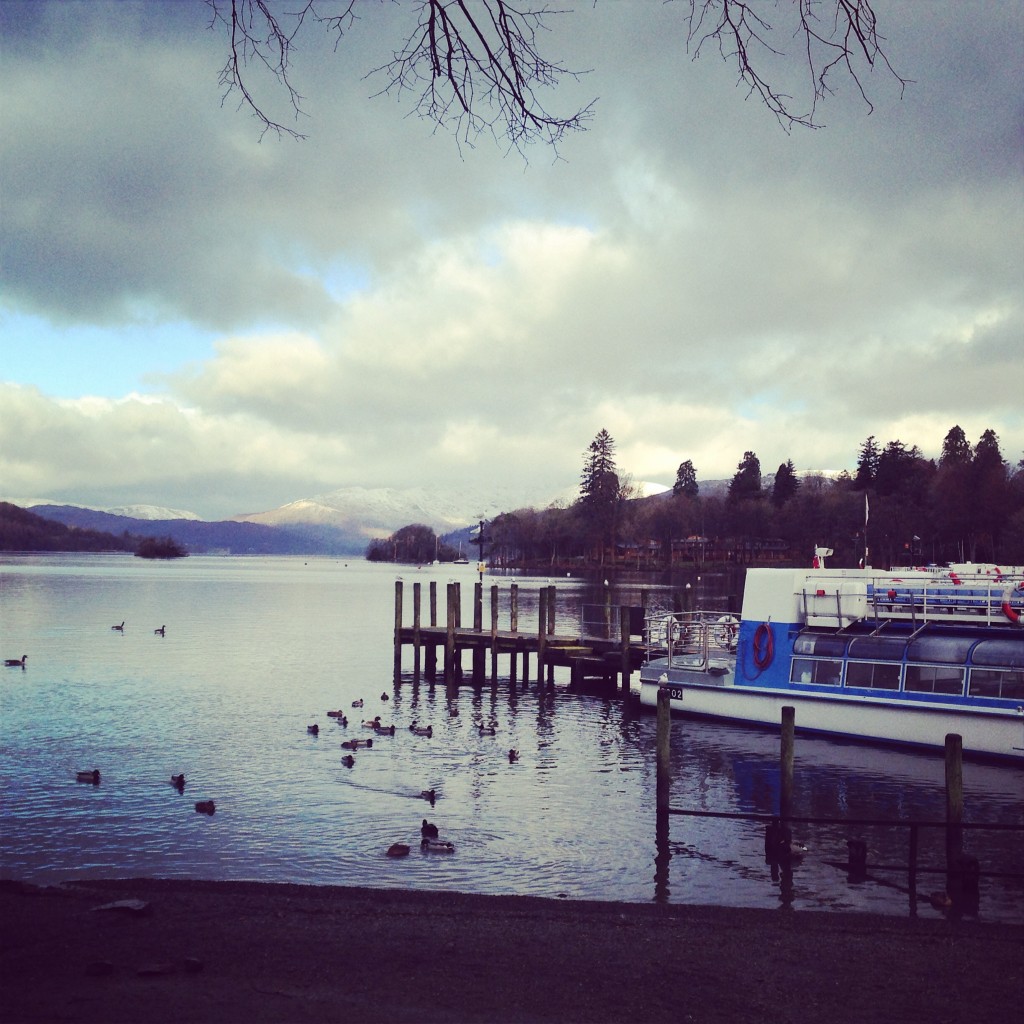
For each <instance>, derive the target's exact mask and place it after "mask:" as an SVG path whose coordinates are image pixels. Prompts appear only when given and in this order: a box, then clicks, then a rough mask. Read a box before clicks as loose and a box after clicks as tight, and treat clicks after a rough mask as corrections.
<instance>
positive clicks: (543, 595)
mask: <svg viewBox="0 0 1024 1024" xmlns="http://www.w3.org/2000/svg"><path fill="white" fill-rule="evenodd" d="M537 602H538V607H537V685H538V686H540V684H541V683H543V682H544V663H545V660H546V658H545V656H546V654H547V632H548V588H547V587H541V588H540V593H538V594H537ZM524 678H525V676H524Z"/></svg>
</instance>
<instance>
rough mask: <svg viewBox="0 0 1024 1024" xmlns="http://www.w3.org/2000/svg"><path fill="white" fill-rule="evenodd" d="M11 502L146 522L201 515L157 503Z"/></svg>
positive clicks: (12, 500)
mask: <svg viewBox="0 0 1024 1024" xmlns="http://www.w3.org/2000/svg"><path fill="white" fill-rule="evenodd" d="M10 500H11V503H12V504H14V505H17V506H19V507H20V508H35V507H37V506H39V505H46V506H60V505H62V506H65V507H66V508H81V509H85V510H86V511H87V512H106V513H107V514H108V515H112V516H124V517H125V518H127V519H142V520H144V521H147V522H154V521H162V520H165V519H189V520H192V521H194V522H201V521H202V516H197V515H196V514H195V512H186V511H184V510H183V509H180V508H161V507H160V506H159V505H117V506H115V507H113V508H106V507H103V506H100V505H82V504H80V503H79V502H73V501H54V500H53V499H51V498H30V499H28V500H24V499H10Z"/></svg>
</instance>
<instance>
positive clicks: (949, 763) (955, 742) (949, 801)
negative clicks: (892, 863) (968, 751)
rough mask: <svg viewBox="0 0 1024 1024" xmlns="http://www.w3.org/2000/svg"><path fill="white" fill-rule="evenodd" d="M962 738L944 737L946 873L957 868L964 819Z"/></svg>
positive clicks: (952, 734) (950, 734) (949, 735)
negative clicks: (961, 826)
mask: <svg viewBox="0 0 1024 1024" xmlns="http://www.w3.org/2000/svg"><path fill="white" fill-rule="evenodd" d="M963 754H964V741H963V737H961V736H959V735H958V734H957V733H955V732H951V733H948V734H947V735H946V871H947V872H948V873H950V874H952V873H953V872H954V871H955V870H956V868H957V861H958V859H959V857H960V853H961V847H962V842H963V830H962V829H961V828H960V824H961V822H962V821H963V817H964V776H963Z"/></svg>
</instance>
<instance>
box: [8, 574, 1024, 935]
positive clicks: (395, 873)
mask: <svg viewBox="0 0 1024 1024" xmlns="http://www.w3.org/2000/svg"><path fill="white" fill-rule="evenodd" d="M453 572H455V573H460V574H461V576H460V577H459V578H461V579H462V582H463V594H464V600H465V601H467V602H468V600H469V596H468V595H470V594H471V593H472V583H473V582H474V581H475V579H476V576H475V574H474V573H473V571H472V567H469V568H468V569H466V568H454V569H453V567H451V566H445V567H441V568H437V569H431V568H428V569H423V570H416V569H414V568H403V570H402V573H403V576H404V577H405V580H406V582H407V583H409V582H415V581H420V582H422V583H423V584H424V589H425V585H426V584H427V583H428V582H429V581H430V580H431V579H436V580H437V581H438V582H439V591H440V593H441V595H442V597H443V593H444V584H445V583H446V582H447V581H448V580H449V579H451V578H455V577H453ZM491 582H492V581H491V580H487V581H486V583H487V584H488V587H489V585H490V583H491ZM497 582H498V586H499V588H500V592H501V595H502V601H503V602H507V594H508V588H509V584H510V582H511V580H508V579H500V580H498V581H497ZM518 582H519V584H520V602H519V610H520V625H521V628H522V629H524V630H529V629H531V628H533V622H535V619H536V600H535V596H536V587H537V586H538V585H539V584H541V583H548V582H557V585H558V593H559V628H566V629H568V628H571V624H572V622H573V621H575V617H576V616H578V615H579V609H580V607H581V606H582V605H583V604H584V603H587V602H596V601H600V600H603V588H596V589H595V588H588V587H586V586H585V585H583V584H581V583H579V582H577V581H569V580H558V581H546V580H541V581H537V580H519V581H518ZM637 585H639V582H638V583H637ZM728 585H729V584H728V582H726V584H725V586H728ZM407 589H409V588H407ZM722 592H723V593H726V591H725V590H723V591H722ZM620 599H622V595H621V594H618V595H616V596H615V597H614V600H615V601H616V603H618V601H619V600H620ZM624 599H625V600H626V601H630V602H631V601H634V600H635V599H636V594H635V593H633V592H629V593H627V594H626V595H625V598H624ZM0 600H2V607H0V616H2V617H0V623H2V634H0V646H2V650H0V655H2V656H3V657H5V658H6V657H20V656H21V655H22V654H24V653H27V654H28V656H29V657H28V663H27V668H26V669H25V670H24V671H23V670H21V669H11V668H7V669H4V670H3V671H4V673H5V674H4V675H3V676H0V701H2V704H0V708H2V716H0V742H2V747H0V773H2V774H0V808H2V811H0V813H2V833H3V834H2V849H0V873H2V874H3V875H5V876H8V877H10V876H13V877H20V878H29V879H34V880H37V881H55V880H59V879H66V878H83V877H90V876H92V877H98V876H111V875H118V876H140V875H152V876H162V877H191V878H230V879H257V880H266V881H293V882H305V883H330V884H341V885H344V884H350V885H370V886H383V887H388V886H402V887H408V888H431V889H450V890H462V891H467V892H479V893H518V894H529V895H539V896H568V897H571V898H576V899H617V900H627V901H636V902H640V901H648V900H652V899H660V900H665V901H671V902H688V903H719V904H728V905H735V906H751V907H772V906H779V905H792V906H793V907H794V908H797V909H807V908H810V909H826V908H837V909H850V910H871V911H878V912H881V913H890V914H893V913H896V914H905V913H906V912H907V897H906V877H905V876H902V877H901V876H900V875H899V874H894V873H887V874H886V875H885V876H884V878H882V877H880V878H879V880H878V881H870V882H866V883H859V884H854V883H850V882H849V881H848V880H847V877H846V874H845V872H844V871H842V870H839V869H837V868H836V867H833V866H831V865H830V864H829V863H827V862H829V861H843V860H845V857H846V841H847V839H849V838H851V833H850V830H849V829H848V828H847V827H840V826H829V827H824V828H820V829H816V830H814V832H813V834H811V833H808V834H807V835H804V836H802V837H801V838H803V840H804V841H805V842H806V843H807V845H808V846H809V847H810V848H811V849H810V852H809V854H808V856H807V858H806V859H805V860H804V862H803V863H802V864H800V865H799V866H797V867H796V868H795V869H794V872H793V876H792V878H791V879H787V878H784V877H776V878H775V879H773V878H772V873H771V870H770V868H769V867H768V866H767V865H766V864H765V863H764V855H763V853H764V845H763V826H761V825H759V824H757V823H753V822H743V821H728V820H720V819H701V818H690V817H685V818H679V817H673V818H672V820H671V821H670V823H669V824H668V825H667V826H666V828H665V829H664V830H662V831H660V832H656V828H655V824H656V823H655V817H656V816H655V811H654V806H655V800H654V796H655V777H654V740H655V722H654V718H653V716H651V715H649V714H647V713H642V712H640V711H639V710H638V709H637V708H635V707H623V705H622V703H621V702H619V701H611V700H604V699H599V698H594V697H586V696H579V695H573V694H569V693H567V692H566V691H565V689H564V688H563V686H562V685H561V684H563V683H565V682H567V681H568V680H567V678H563V677H561V676H558V677H556V679H557V682H558V684H559V685H558V686H557V687H556V690H555V692H550V691H548V690H538V688H537V687H536V684H535V683H531V684H530V685H529V686H523V684H522V682H521V681H520V683H519V684H518V685H517V686H516V687H514V688H510V686H509V683H508V679H507V678H505V679H503V680H500V681H499V685H497V686H492V685H490V684H489V683H488V684H485V685H484V686H483V687H481V688H479V689H474V688H472V687H471V686H469V685H464V686H463V687H462V688H460V689H458V690H457V691H453V692H448V691H447V690H446V688H445V687H444V686H443V685H436V686H435V685H431V684H429V683H427V682H426V681H423V680H415V679H414V678H413V676H412V656H411V653H410V652H408V651H407V652H406V656H405V669H406V674H405V676H404V677H403V680H402V681H401V683H399V684H398V685H395V684H394V683H393V681H392V647H391V631H392V626H393V621H394V571H393V569H390V568H389V567H387V566H379V565H370V564H368V563H365V562H362V561H359V560H355V561H352V562H349V563H345V562H344V561H342V560H335V561H329V560H315V561H314V560H311V561H309V562H304V561H303V560H301V559H283V558H282V559H277V558H259V559H257V558H254V559H244V558H233V559H228V558H203V557H192V558H189V559H187V560H182V561H179V562H172V563H168V564H155V563H148V562H140V561H139V560H138V559H133V558H131V557H127V556H86V557H78V556H49V557H31V558H29V557H26V558H9V559H7V561H6V562H4V563H3V565H2V567H0ZM410 603H411V602H410ZM409 614H410V613H408V612H407V617H408V616H409ZM502 614H503V615H505V614H506V612H505V611H504V610H503V612H502ZM531 616H533V619H532V621H531ZM122 620H125V628H124V632H123V633H121V632H119V631H115V630H112V629H111V628H110V627H111V625H114V624H117V623H120V622H121V621H122ZM503 621H504V620H503ZM164 625H165V626H166V633H165V635H163V636H161V635H159V634H156V633H154V630H155V629H157V628H158V627H160V626H164ZM467 657H468V656H467ZM502 671H506V672H507V668H506V666H505V662H504V659H502ZM382 694H386V695H387V696H388V700H386V701H384V700H382V699H381V696H382ZM357 699H362V700H363V701H364V707H363V708H361V709H356V708H353V707H352V702H353V701H354V700H357ZM333 709H341V710H344V711H345V712H346V713H347V714H348V717H349V724H348V727H347V729H343V728H342V727H341V726H340V725H339V724H338V722H337V720H336V719H334V718H331V717H328V716H327V711H328V710H333ZM376 715H380V716H381V718H382V720H383V721H384V722H385V723H392V722H393V723H394V725H395V727H396V732H395V735H394V736H393V737H392V736H373V747H372V748H371V749H368V750H358V751H356V752H355V753H354V755H353V756H354V760H355V763H354V765H353V766H352V767H346V766H345V764H344V763H343V762H342V759H341V758H342V754H343V753H345V751H342V750H341V747H340V743H341V741H342V740H343V739H345V738H346V737H348V738H355V737H359V738H368V737H370V736H371V735H372V734H371V733H370V732H369V730H366V729H364V728H363V727H362V726H361V721H362V720H363V719H364V718H366V719H372V718H373V717H374V716H376ZM414 721H416V722H418V723H420V724H421V725H427V724H429V725H431V726H432V728H433V736H431V737H429V738H428V737H425V736H416V735H414V734H412V733H411V732H410V731H409V725H410V724H411V723H412V722H414ZM313 723H316V724H318V725H319V734H318V735H312V734H310V733H309V732H308V731H307V726H309V725H311V724H313ZM481 727H483V728H484V730H485V733H484V734H482V733H481ZM491 728H493V729H494V735H490V734H489V730H490V729H491ZM510 748H516V749H518V750H519V752H520V759H519V761H518V762H516V763H514V764H513V763H510V762H509V758H508V751H509V749H510ZM777 758H778V738H777V736H775V735H773V734H772V733H771V732H768V731H761V730H752V729H743V728H731V727H727V726H715V725H708V724H701V723H693V722H687V721H682V720H675V721H673V725H672V768H673V781H672V801H671V802H672V805H673V806H674V807H686V808H690V809H707V810H717V811H751V812H758V813H771V812H772V811H774V810H775V807H776V803H777V798H778V793H777V788H778V772H777ZM93 768H99V769H100V771H101V782H100V784H99V785H98V786H93V785H91V784H83V783H80V782H77V781H76V772H78V771H81V770H91V769H93ZM177 773H184V775H185V776H186V780H187V782H186V786H185V790H184V793H179V792H177V790H176V789H175V788H174V787H173V786H171V785H170V781H169V780H170V778H171V775H172V774H177ZM796 773H797V774H796V807H795V813H796V814H797V815H798V816H812V815H814V816H836V815H840V814H844V815H850V816H852V817H857V818H883V817H904V818H906V817H916V818H926V819H941V817H942V816H943V813H944V803H943V800H944V797H943V764H942V759H941V756H940V757H938V758H935V757H925V756H921V755H910V754H898V753H887V752H880V751H877V750H873V749H871V748H866V747H860V746H856V745H842V744H838V743H834V742H830V741H827V740H820V739H815V740H810V739H803V738H800V737H799V736H798V743H797V753H796ZM964 787H965V794H966V818H967V820H975V821H1002V822H1017V823H1022V822H1024V813H1022V810H1021V808H1022V804H1024V800H1022V797H1024V790H1022V783H1021V778H1020V773H1019V772H1018V771H1017V770H1015V769H1012V768H998V767H990V766H978V765H971V764H968V765H965V768H964ZM430 789H434V790H435V791H436V795H437V800H436V804H435V806H434V807H431V806H430V805H429V804H428V803H427V802H426V801H425V800H423V799H422V798H421V796H420V794H421V792H422V791H424V790H430ZM201 800H214V801H215V803H216V813H215V814H214V815H213V816H207V815H202V814H197V813H196V812H195V810H194V804H195V802H196V801H201ZM424 817H427V818H429V820H430V821H432V822H436V824H437V825H438V827H439V829H440V831H441V834H442V836H443V837H445V838H447V839H450V840H451V841H452V842H454V843H455V846H456V853H455V855H454V856H444V855H437V854H424V853H421V852H420V850H419V848H418V839H419V826H420V822H421V821H422V819H423V818H424ZM861 838H864V839H865V840H866V841H867V842H868V844H869V846H870V847H871V851H872V853H871V858H870V859H871V861H872V862H873V863H884V864H899V863H905V861H906V836H905V834H903V833H890V832H888V831H886V830H881V829H872V830H869V831H868V832H867V833H866V834H864V835H863V836H861ZM396 841H403V842H407V843H410V844H412V845H413V852H412V855H411V856H409V857H407V858H404V859H402V860H389V859H388V858H387V857H385V856H384V851H386V849H387V848H388V846H390V845H391V843H393V842H396ZM978 841H981V840H978ZM973 842H975V839H974V838H973V837H969V839H968V845H970V843H973ZM984 843H985V844H986V845H985V849H984V852H983V853H982V854H981V855H980V856H981V860H982V866H983V869H984V870H993V869H999V870H1011V869H1013V868H1016V869H1017V870H1019V869H1020V860H1021V858H1020V849H1021V841H1020V839H1019V838H1017V839H1013V840H1011V839H1010V838H1009V837H1008V836H1007V835H1001V836H997V837H995V839H994V840H993V839H992V837H987V838H985V840H984ZM920 862H921V863H922V865H924V864H927V863H933V864H939V863H941V838H940V837H936V836H932V837H928V836H926V835H923V836H922V841H921V854H920ZM931 884H932V883H931V882H929V881H928V880H926V878H925V876H922V878H921V880H920V882H919V885H920V887H921V889H922V891H925V892H927V889H928V887H929V886H930V885H931ZM934 884H935V886H936V887H941V882H940V881H939V880H938V879H936V881H935V883H934ZM982 885H983V893H982V901H981V907H980V915H981V916H982V917H983V918H987V919H1001V920H1020V919H1021V917H1022V916H1024V892H1022V890H1021V885H1020V883H1019V882H1014V881H1012V880H1000V881H993V880H988V879H985V880H983V883H982ZM790 890H791V891H790ZM921 912H922V913H932V914H934V913H936V911H934V910H931V908H930V907H928V906H927V904H926V905H924V906H923V908H922V911H921Z"/></svg>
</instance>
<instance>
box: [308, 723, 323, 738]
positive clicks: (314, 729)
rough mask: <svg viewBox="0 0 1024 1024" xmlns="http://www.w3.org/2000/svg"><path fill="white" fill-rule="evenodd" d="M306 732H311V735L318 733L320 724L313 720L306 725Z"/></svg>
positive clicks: (317, 734)
mask: <svg viewBox="0 0 1024 1024" xmlns="http://www.w3.org/2000/svg"><path fill="white" fill-rule="evenodd" d="M306 732H308V733H311V734H312V735H313V736H319V735H320V726H319V725H317V724H316V722H314V723H313V724H312V725H307V726H306Z"/></svg>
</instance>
